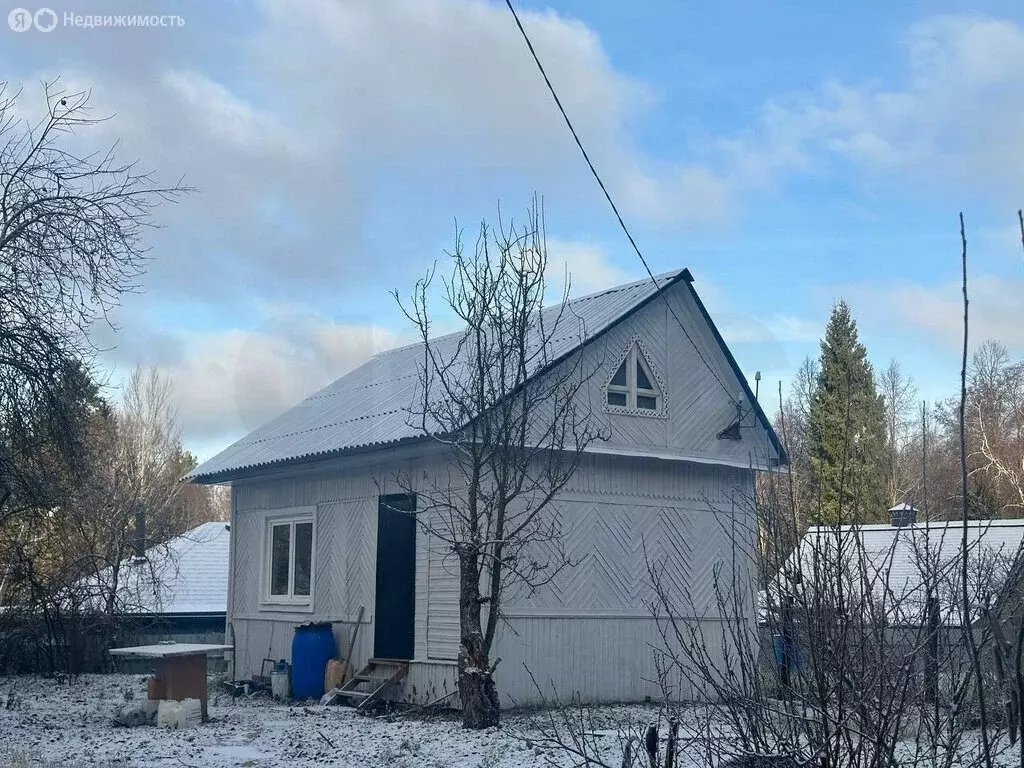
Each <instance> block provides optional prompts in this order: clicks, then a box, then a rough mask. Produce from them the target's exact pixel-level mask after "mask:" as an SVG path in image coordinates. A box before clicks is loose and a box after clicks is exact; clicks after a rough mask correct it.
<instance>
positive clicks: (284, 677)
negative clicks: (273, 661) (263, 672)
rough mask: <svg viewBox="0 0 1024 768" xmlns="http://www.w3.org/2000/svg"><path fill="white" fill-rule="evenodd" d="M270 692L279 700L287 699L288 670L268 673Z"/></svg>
mask: <svg viewBox="0 0 1024 768" xmlns="http://www.w3.org/2000/svg"><path fill="white" fill-rule="evenodd" d="M270 693H271V695H272V696H273V697H274V698H275V699H277V700H279V701H287V700H288V670H285V671H284V672H277V671H275V672H271V673H270Z"/></svg>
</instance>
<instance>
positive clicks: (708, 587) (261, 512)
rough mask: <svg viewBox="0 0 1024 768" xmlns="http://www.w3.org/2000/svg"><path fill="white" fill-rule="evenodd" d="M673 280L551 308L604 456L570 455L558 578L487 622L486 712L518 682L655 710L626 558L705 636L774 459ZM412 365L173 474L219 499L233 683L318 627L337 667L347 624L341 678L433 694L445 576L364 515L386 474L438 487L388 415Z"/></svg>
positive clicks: (374, 517)
mask: <svg viewBox="0 0 1024 768" xmlns="http://www.w3.org/2000/svg"><path fill="white" fill-rule="evenodd" d="M692 280H693V279H692V277H691V275H690V273H689V271H688V270H680V271H676V272H671V273H668V274H665V275H661V276H659V277H658V278H657V286H658V287H657V288H656V287H655V284H654V283H652V281H651V280H642V281H639V282H636V283H632V284H629V285H623V286H619V287H617V288H613V289H610V290H606V291H603V292H601V293H597V294H594V295H592V296H586V297H583V298H580V299H575V300H573V301H572V303H571V311H572V313H573V314H574V315H575V316H576V317H577V318H579V320H580V321H581V323H582V324H583V326H584V327H585V335H586V338H585V341H584V342H583V343H582V344H581V342H580V340H579V339H578V338H567V339H560V340H556V341H555V342H554V344H556V345H561V346H560V347H559V348H558V349H553V350H552V354H551V357H552V359H555V360H556V363H555V364H558V363H557V360H558V359H564V355H566V354H569V353H571V352H574V351H581V354H582V355H583V356H584V359H587V360H590V361H591V362H593V363H594V364H595V365H600V366H601V367H602V369H601V370H602V373H601V374H600V375H598V376H594V377H592V378H591V379H590V385H589V386H590V391H588V392H587V393H586V396H587V397H590V398H591V402H596V403H598V406H597V407H596V409H595V413H596V418H599V419H602V420H603V421H604V423H605V425H606V426H607V428H608V430H609V432H610V434H611V438H610V439H609V440H608V441H602V442H600V443H596V444H593V445H592V446H591V447H590V449H589V450H588V453H587V455H586V456H585V459H584V461H583V463H582V465H581V467H580V469H579V470H578V472H577V473H576V474H575V475H574V477H573V478H572V480H571V482H570V483H569V485H568V487H566V489H565V490H564V492H563V493H562V494H561V496H560V497H559V499H558V505H557V506H558V512H559V514H560V515H561V520H562V525H563V529H564V532H565V533H564V536H565V542H564V543H565V547H566V550H567V552H568V554H569V556H570V558H571V559H572V560H573V561H575V562H577V563H578V564H577V565H575V567H572V568H569V569H566V570H564V571H562V572H561V573H560V574H559V575H558V577H557V578H556V579H555V581H554V582H553V583H551V584H550V585H549V586H548V587H545V588H544V589H543V590H541V591H540V592H538V593H535V594H533V595H532V596H525V595H511V596H510V597H509V599H508V600H507V601H506V603H505V610H504V613H505V616H506V618H507V622H506V624H505V625H503V627H502V628H501V629H500V630H499V636H498V638H497V640H496V644H497V645H496V648H495V650H494V652H493V655H494V656H500V657H501V658H502V662H501V665H500V666H499V668H498V670H497V674H496V679H497V683H498V687H499V689H500V691H501V693H502V695H503V696H504V697H505V698H504V703H505V704H508V703H510V702H513V701H514V702H518V703H520V704H525V703H530V702H534V701H536V700H537V695H536V692H535V690H534V687H533V684H532V683H531V681H530V678H529V675H528V674H527V672H526V668H529V670H530V672H531V673H532V674H533V676H534V677H535V678H536V680H537V681H538V682H540V683H541V684H542V685H543V686H544V687H545V688H547V689H548V690H550V686H551V685H552V684H553V685H554V686H555V688H556V689H557V690H558V691H559V692H560V694H562V695H569V694H571V693H574V692H578V693H579V694H580V695H582V697H583V698H585V699H588V700H591V701H630V700H642V699H643V698H644V697H645V696H649V695H650V696H656V695H657V694H658V691H657V689H656V687H655V686H654V685H653V684H652V683H651V682H650V681H651V680H652V679H653V678H654V676H655V675H654V666H653V658H652V652H651V646H652V645H653V646H656V645H658V644H659V636H658V631H657V626H656V623H655V621H654V620H653V619H652V618H651V614H650V612H649V610H648V609H647V607H646V605H645V601H646V600H648V599H649V598H650V596H651V587H650V584H649V579H648V574H647V570H646V567H645V556H646V557H648V558H650V559H652V560H656V561H659V562H663V563H665V565H666V570H665V573H666V576H667V578H668V580H669V581H670V583H671V584H672V586H673V588H674V589H676V590H677V591H678V592H680V593H682V592H686V593H687V594H689V596H690V597H691V598H692V600H687V601H686V605H685V606H684V605H683V604H682V603H683V601H682V600H681V601H680V605H681V610H680V613H681V614H683V615H684V616H685V618H686V620H688V621H698V622H704V624H705V626H704V627H703V630H704V632H705V635H706V637H707V638H708V641H709V642H713V639H714V638H715V637H716V636H717V634H718V632H719V630H720V620H719V618H718V616H717V615H716V611H715V607H714V600H713V586H712V569H713V568H714V567H715V565H716V564H719V563H723V562H725V561H727V560H729V559H730V558H732V557H733V555H732V549H731V548H730V546H729V537H728V536H727V534H726V532H725V531H726V530H727V529H728V528H729V527H730V526H733V525H738V526H741V527H744V529H745V530H751V529H752V528H753V526H754V520H753V505H752V503H751V500H752V495H753V485H754V473H755V471H757V470H760V469H775V468H778V467H779V466H781V465H782V464H784V463H785V456H784V453H783V451H782V448H781V446H780V444H779V441H778V439H777V437H776V436H775V434H774V433H773V431H772V429H771V425H770V424H769V422H768V419H767V418H766V417H765V415H764V413H763V412H762V410H761V408H760V407H759V406H758V404H757V403H756V402H755V399H754V397H753V394H752V392H751V391H750V389H749V387H748V386H747V384H746V381H745V379H744V378H743V376H742V375H741V373H740V369H739V367H738V366H737V364H736V361H735V360H734V359H733V357H732V355H731V354H730V352H729V350H728V349H727V348H726V345H725V343H724V342H723V341H722V338H721V336H720V335H719V333H718V331H717V330H716V328H715V326H714V324H713V323H712V321H711V318H710V317H709V316H708V314H707V311H706V310H705V309H704V307H703V305H702V304H701V301H700V299H699V298H698V297H697V294H696V292H695V291H694V289H693V286H692ZM673 313H674V315H675V317H674V316H673ZM676 317H678V320H679V321H680V322H681V325H682V327H683V328H685V331H684V330H683V329H682V328H681V327H680V322H677V320H676ZM698 350H699V351H698ZM421 360H422V347H419V346H417V345H413V346H409V347H404V348H400V349H394V350H391V351H388V352H383V353H381V354H378V355H376V356H375V357H373V358H372V359H370V360H369V361H368V362H366V363H365V364H364V365H362V366H361V367H359V368H357V369H356V370H354V371H352V372H351V373H349V374H347V375H346V376H344V377H342V378H341V379H339V380H338V381H336V382H334V383H333V384H331V385H329V386H327V387H325V388H324V389H322V390H321V391H319V392H317V393H315V394H313V395H311V396H310V397H308V398H307V399H306V400H305V401H303V402H302V403H300V404H299V405H297V406H295V407H294V408H292V409H291V410H289V411H287V412H285V413H284V414H282V415H281V416H279V417H278V418H276V419H274V420H273V421H271V422H269V423H268V424H266V425H265V426H263V427H261V428H259V429H257V430H256V431H255V432H253V433H252V434H250V435H248V436H246V437H245V438H243V439H242V440H240V441H238V442H237V443H235V444H234V445H232V446H230V447H229V448H227V449H226V450H224V451H223V452H222V453H220V454H219V455H217V456H215V457H214V458H212V459H210V460H209V461H207V462H205V463H204V464H202V465H201V466H200V467H198V468H197V469H196V470H195V471H194V472H193V473H192V479H193V480H194V481H196V482H199V483H227V484H230V485H231V487H232V505H231V530H232V537H231V547H232V551H231V570H230V583H229V607H228V624H229V641H231V640H233V641H234V643H235V645H236V654H235V659H234V663H235V674H236V676H239V677H241V676H246V675H251V674H254V673H257V672H258V671H259V667H260V663H261V660H262V659H263V658H265V657H272V658H278V657H284V658H288V656H289V648H290V642H291V639H292V634H293V629H294V627H295V626H296V625H297V624H300V623H303V622H308V621H311V620H322V621H330V622H333V623H334V627H335V635H336V638H337V640H338V646H339V648H342V649H343V648H345V647H346V644H347V639H348V637H349V635H350V632H351V629H352V624H353V622H355V620H356V616H357V613H358V610H359V608H360V607H363V608H364V609H365V613H364V617H363V623H362V625H361V626H360V628H359V632H358V640H357V644H356V648H355V652H354V654H353V657H354V658H353V661H354V662H355V663H357V664H360V663H362V662H363V661H365V660H367V659H368V658H371V657H374V656H376V657H387V658H398V659H405V660H408V662H409V667H408V677H407V679H406V680H405V683H404V686H403V688H402V689H401V690H400V691H399V692H398V693H399V696H401V697H405V698H407V699H417V700H422V699H423V698H425V697H428V696H433V695H435V694H440V693H443V692H445V691H446V690H447V691H451V690H453V687H454V686H455V659H456V655H457V652H458V645H459V624H458V582H457V567H456V563H455V560H454V556H453V554H452V553H451V552H449V551H446V548H445V547H444V546H441V544H440V542H438V541H437V540H432V539H431V537H430V535H429V534H428V533H427V532H426V531H425V530H423V529H422V528H417V527H416V525H415V521H414V520H413V519H412V518H411V517H409V516H402V515H397V514H396V513H394V512H392V511H390V510H388V509H387V508H385V509H381V508H380V507H381V504H380V495H381V494H393V493H399V492H401V490H403V489H398V488H394V487H391V486H389V485H388V484H389V482H391V480H390V478H392V477H393V476H394V474H395V472H397V471H404V472H407V473H408V475H409V476H411V477H413V478H417V477H419V478H424V477H427V478H438V477H443V476H446V461H447V459H446V454H445V452H444V450H442V449H441V448H439V447H438V446H437V445H436V444H434V443H432V442H431V441H430V440H429V439H425V438H423V437H422V436H421V435H419V434H418V433H417V430H416V429H415V428H414V427H413V426H411V425H410V423H409V421H410V419H409V417H408V413H407V410H406V409H407V408H408V407H409V406H410V405H411V404H412V403H411V401H412V399H413V398H414V397H415V392H416V388H417V382H418V366H419V364H420V361H421ZM624 362H625V363H626V365H625V368H624V369H623V363H624ZM404 503H408V504H415V498H410V499H407V500H406V501H405V502H404ZM381 523H383V524H381ZM275 542H276V545H275ZM740 567H742V568H753V563H742V564H740ZM753 619H754V617H753V610H751V617H750V620H751V623H753Z"/></svg>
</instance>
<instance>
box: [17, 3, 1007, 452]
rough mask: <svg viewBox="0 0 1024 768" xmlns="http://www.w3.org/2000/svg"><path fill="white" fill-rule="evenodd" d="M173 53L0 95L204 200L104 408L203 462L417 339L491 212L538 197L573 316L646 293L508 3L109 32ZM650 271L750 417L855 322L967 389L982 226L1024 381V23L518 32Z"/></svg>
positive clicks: (987, 306) (970, 20) (119, 49)
mask: <svg viewBox="0 0 1024 768" xmlns="http://www.w3.org/2000/svg"><path fill="white" fill-rule="evenodd" d="M65 5H66V6H67V7H64V6H60V7H58V6H57V5H56V4H51V7H53V8H54V10H56V11H57V12H58V15H60V16H63V13H64V12H65V11H69V10H73V12H75V13H78V14H89V13H96V14H104V15H105V14H116V13H139V12H143V11H145V12H149V13H175V14H178V15H180V16H181V17H182V18H183V19H184V21H185V24H184V26H182V27H174V28H167V29H138V28H132V29H126V28H120V29H83V28H76V27H66V26H63V25H62V26H60V27H58V28H57V29H56V30H54V31H53V32H50V33H41V32H38V31H35V30H32V31H29V32H25V33H21V34H18V33H15V32H12V31H10V30H8V29H4V30H2V33H0V34H2V35H3V41H2V42H3V45H2V46H0V65H2V71H3V72H5V73H6V74H7V76H8V77H9V78H10V80H11V82H12V83H13V84H14V85H15V86H18V85H23V86H24V91H23V95H22V100H21V106H20V108H21V109H23V110H24V111H25V112H26V113H27V114H30V113H31V112H32V110H33V109H35V108H37V107H38V99H39V97H40V89H39V85H38V83H39V81H40V80H42V79H47V78H51V77H53V76H56V75H60V76H61V77H62V78H63V81H64V84H65V86H66V87H67V88H69V89H79V88H91V89H92V91H93V103H94V105H95V108H96V111H97V113H98V114H114V118H113V119H112V120H110V121H108V122H106V123H104V124H103V125H102V126H101V127H100V128H98V129H97V130H95V131H94V132H93V134H92V135H85V136H81V137H78V139H76V140H78V141H82V142H85V143H89V142H95V143H97V144H100V145H102V144H104V143H107V142H109V141H112V140H113V139H115V138H118V139H120V142H121V144H120V148H121V149H120V151H121V152H122V154H124V155H126V156H129V157H139V158H141V160H142V163H143V164H144V165H145V166H147V167H150V168H153V169H155V170H156V171H157V173H158V174H159V175H160V176H161V177H163V178H165V179H173V178H177V177H178V176H181V175H184V177H185V180H186V182H188V183H190V184H192V185H194V186H196V187H197V188H198V189H199V190H200V191H199V193H198V194H196V195H194V196H193V197H192V198H190V199H189V200H186V201H185V202H183V203H181V204H179V205H177V206H175V207H173V208H169V209H166V210H162V211H161V212H160V214H159V219H160V222H161V223H162V224H163V228H162V229H161V230H160V231H159V232H157V233H155V235H154V237H153V242H152V245H153V251H152V263H151V268H150V270H149V272H148V274H147V277H146V279H145V281H144V285H143V288H144V292H143V293H141V294H140V295H137V296H130V297H127V298H126V300H125V302H124V306H123V308H122V310H121V311H120V312H119V313H118V317H117V322H118V326H119V330H118V331H117V332H116V333H114V332H110V331H104V330H102V329H100V330H98V331H97V338H98V340H99V341H100V342H101V343H102V344H104V345H107V346H111V347H112V349H111V351H109V352H108V353H106V354H105V355H104V357H103V364H104V365H105V366H107V368H108V369H109V370H110V371H111V381H112V382H114V383H116V382H117V381H118V379H119V377H120V376H121V375H123V373H124V372H125V371H126V370H129V369H130V368H131V367H132V366H133V365H135V364H137V363H139V364H144V365H151V364H156V365H159V366H161V367H162V368H163V369H164V370H166V371H167V372H168V374H169V375H170V376H171V377H172V378H173V379H174V383H175V390H176V397H177V400H178V405H179V411H180V414H181V419H182V424H183V429H184V436H185V440H186V443H187V444H188V445H189V446H190V447H192V448H193V449H194V450H196V452H197V453H199V454H200V456H204V457H205V456H208V455H210V454H211V453H213V452H215V451H216V450H218V449H219V448H221V447H223V446H224V445H226V444H227V443H228V442H229V441H230V440H232V439H233V438H236V437H238V436H240V435H241V434H243V433H244V432H245V431H246V430H247V429H250V428H253V427H255V426H256V425H258V424H259V423H260V422H262V421H263V420H265V419H266V418H269V417H270V416H273V415H274V414H275V413H276V412H277V411H279V410H281V409H283V408H284V407H286V406H288V405H290V404H292V403H293V402H295V401H296V400H298V399H299V398H301V397H302V396H303V395H305V394H306V393H308V392H309V391H311V390H313V389H315V388H317V387H319V386H321V385H322V384H324V383H326V382H327V381H329V380H330V379H332V378H334V377H336V376H338V375H341V374H342V373H344V372H345V371H346V370H348V369H350V368H351V367H352V366H354V365H356V364H358V362H359V361H361V360H362V359H363V358H365V356H366V355H368V354H370V353H371V352H372V351H374V350H378V349H381V348H385V347H387V346H390V345H393V344H395V343H400V342H401V341H403V340H404V339H405V337H406V336H405V334H407V332H408V329H407V328H406V326H405V325H404V324H403V323H402V322H401V319H400V317H399V315H398V313H397V311H396V310H395V307H394V304H393V301H392V300H391V299H390V297H389V296H388V293H387V292H388V291H389V290H391V289H399V290H407V289H408V288H409V287H411V285H412V283H413V282H414V279H415V277H416V276H417V275H418V274H419V273H421V272H422V271H423V270H424V269H425V268H426V267H427V266H428V265H429V264H430V263H431V262H432V261H433V260H434V259H435V258H438V257H441V256H442V253H443V249H444V248H446V247H449V246H450V245H451V244H452V239H453V231H454V221H455V220H457V221H458V222H459V223H460V224H461V225H464V226H465V227H466V229H467V230H468V231H472V230H473V228H474V227H475V223H476V222H477V221H478V220H479V219H480V218H482V217H485V216H487V217H489V216H492V215H493V213H494V211H495V207H496V204H497V202H498V200H501V202H502V206H503V209H504V210H506V211H510V212H517V211H521V210H523V209H524V208H525V206H526V204H527V202H528V200H529V197H530V194H531V193H532V192H533V191H534V190H536V191H537V192H539V193H540V194H542V195H543V196H544V200H545V206H546V211H547V223H548V234H549V239H550V250H551V256H552V259H553V261H554V263H555V265H556V266H557V268H559V269H564V268H566V267H567V268H568V269H569V270H570V272H571V273H572V275H573V282H574V285H575V292H576V293H583V292H587V291H589V290H592V289H600V288H603V287H607V286H609V285H613V284H615V283H616V282H620V281H623V280H626V279H631V278H637V277H640V276H642V274H643V273H642V268H641V266H640V264H639V262H638V260H637V258H636V256H635V254H633V253H632V251H631V250H630V248H629V246H628V243H627V242H626V241H625V239H624V237H623V236H622V234H621V232H620V231H619V230H618V229H617V225H616V224H615V221H614V219H613V217H612V215H611V213H610V211H609V210H608V209H607V206H606V204H605V203H604V201H603V199H602V198H601V197H600V193H599V191H598V189H597V187H596V185H595V184H594V182H593V180H592V179H591V178H590V176H589V174H588V172H587V170H586V167H585V166H584V164H583V161H582V159H581V158H580V157H579V155H578V153H577V151H576V150H575V147H574V146H573V144H572V140H571V138H570V136H569V135H568V133H567V131H566V130H565V127H564V125H562V124H561V122H560V118H559V116H558V114H557V112H556V111H555V108H554V106H553V104H552V103H551V101H550V99H549V97H548V95H547V93H546V91H545V90H544V86H543V82H542V81H541V80H540V77H539V75H538V73H537V72H536V69H535V68H534V65H533V63H532V61H531V60H530V58H529V55H528V53H527V51H526V49H525V47H524V46H523V43H522V41H521V39H520V38H519V37H518V32H517V30H516V28H515V25H514V23H513V21H512V19H511V16H510V15H509V14H508V12H507V10H506V9H505V8H504V4H503V3H502V4H498V3H497V2H485V0H404V1H403V2H398V1H397V0H394V1H391V0H381V1H380V2H374V3H370V2H362V1H360V0H305V2H298V1H297V0H296V2H291V3H289V2H283V1H278V0H265V1H261V2H252V3H250V2H242V0H231V1H225V2H218V3H209V2H202V3H200V2H178V3H174V2H164V3H161V2H157V1H154V2H149V3H145V4H142V3H139V2H128V1H127V0H126V1H124V2H122V1H121V0H95V2H84V1H80V2H76V3H74V5H73V6H72V4H71V3H70V2H68V3H66V4H65ZM516 5H517V8H518V9H520V11H521V13H522V16H523V21H524V24H525V26H526V27H527V30H528V31H529V32H530V35H531V37H532V38H533V40H534V42H535V45H536V46H537V49H538V52H539V53H540V55H541V57H542V58H543V60H544V61H545V64H546V66H547V67H548V69H549V72H550V74H551V76H552V79H553V81H554V83H555V86H556V88H557V89H558V91H559V93H560V95H561V96H562V97H563V100H564V102H565V104H566V107H567V109H568V110H569V113H570V116H571V117H572V118H573V120H574V122H575V123H576V125H577V127H578V129H579V132H580V134H581V136H582V138H583V140H584V142H585V143H586V145H587V147H588V149H589V150H590V151H591V152H592V154H593V156H594V159H595V161H596V163H597V165H598V167H599V169H600V170H601V173H602V175H603V176H604V178H605V180H606V182H607V183H608V185H609V187H610V189H611V191H612V194H613V195H614V196H615V198H616V200H617V201H618V202H619V203H620V206H621V207H622V209H623V213H624V215H625V218H626V220H627V222H628V223H629V226H630V228H631V230H632V231H633V233H634V234H635V236H636V238H637V240H638V242H639V243H640V245H641V248H642V249H643V251H644V253H645V255H646V256H647V257H648V259H649V261H650V263H651V266H652V268H653V269H655V270H656V271H664V270H668V269H672V268H675V267H678V266H688V267H690V269H691V270H692V271H693V273H694V275H695V278H696V287H697V289H698V291H700V293H701V294H702V296H703V297H704V298H705V301H706V303H707V304H708V305H709V308H710V309H711V311H712V314H713V315H714V317H715V318H716V320H717V321H718V323H719V325H720V327H721V328H722V330H723V332H724V334H725V336H726V338H727V340H728V341H730V343H731V345H732V346H733V349H734V352H735V353H736V356H737V357H738V359H739V362H740V364H741V366H742V367H743V368H744V370H745V371H746V372H747V373H748V375H751V376H752V375H753V372H754V371H755V370H760V371H762V374H763V376H764V381H762V392H765V391H766V390H767V391H768V392H770V393H774V392H775V390H776V388H777V386H778V381H780V380H781V381H783V382H784V386H788V379H789V377H790V375H791V374H792V371H793V369H794V368H795V367H796V366H798V365H799V363H800V361H801V360H802V359H803V358H804V357H805V356H806V355H808V354H815V353H816V350H817V338H818V337H819V336H820V334H821V331H822V328H823V325H824V322H825V320H826V318H827V315H828V311H829V308H830V306H831V304H832V302H833V301H835V300H836V299H837V298H839V297H844V298H846V299H848V300H849V301H850V303H851V304H852V306H853V309H854V314H855V317H856V318H857V320H858V322H859V324H860V326H861V331H862V338H863V340H864V341H865V343H866V344H867V346H868V351H869V354H870V356H871V358H872V360H873V361H874V362H875V364H876V367H884V365H885V364H887V362H888V360H889V359H890V358H893V357H895V358H897V359H899V360H900V361H901V363H902V365H903V367H904V370H905V371H906V372H907V373H909V374H910V375H912V376H913V377H914V378H915V380H916V382H917V384H918V386H919V389H920V391H921V395H922V397H926V398H928V399H934V398H937V397H941V396H944V395H947V394H950V393H952V391H953V390H954V388H955V386H956V378H957V344H958V333H959V316H958V312H959V307H958V304H957V302H958V298H959V296H958V293H957V290H958V287H957V284H956V281H957V278H958V269H959V262H958V257H959V236H958V233H957V220H956V216H957V212H958V211H959V210H961V209H963V210H964V211H965V212H966V215H967V219H968V227H969V233H968V234H969V238H970V257H971V267H970V269H971V274H972V278H973V284H972V293H973V295H974V298H975V301H974V303H973V305H972V310H973V311H974V313H975V319H976V325H975V328H976V330H975V334H976V336H975V338H976V340H978V341H980V340H981V339H983V338H985V337H995V338H998V339H1000V340H1001V341H1003V342H1004V343H1005V344H1006V345H1007V346H1009V347H1010V348H1011V350H1013V351H1014V353H1015V354H1017V355H1021V354H1024V323H1022V322H1021V321H1022V319H1024V298H1022V297H1024V255H1022V252H1021V249H1020V244H1019V232H1017V231H1016V230H1015V223H1016V210H1017V208H1018V207H1020V206H1022V205H1024V6H1022V5H1021V4H1020V3H1019V0H1017V1H1015V2H1010V1H1009V0H993V1H992V2H977V3H970V4H968V3H961V2H952V1H951V0H929V1H928V2H903V3H882V2H861V3H842V4H840V3H821V2H812V1H811V0H807V1H805V2H780V3H772V4H763V3H754V2H719V3H713V4H712V3H681V2H678V1H675V0H673V1H668V0H666V1H665V2H651V1H649V2H644V3H634V4H624V3H621V2H596V0H586V1H584V0H576V1H573V2H552V3H537V2H519V3H517V4H516Z"/></svg>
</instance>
